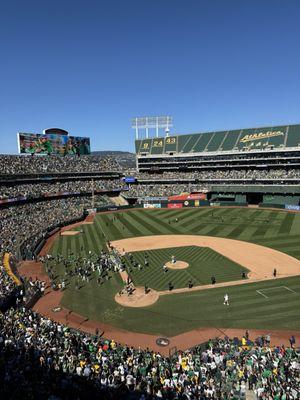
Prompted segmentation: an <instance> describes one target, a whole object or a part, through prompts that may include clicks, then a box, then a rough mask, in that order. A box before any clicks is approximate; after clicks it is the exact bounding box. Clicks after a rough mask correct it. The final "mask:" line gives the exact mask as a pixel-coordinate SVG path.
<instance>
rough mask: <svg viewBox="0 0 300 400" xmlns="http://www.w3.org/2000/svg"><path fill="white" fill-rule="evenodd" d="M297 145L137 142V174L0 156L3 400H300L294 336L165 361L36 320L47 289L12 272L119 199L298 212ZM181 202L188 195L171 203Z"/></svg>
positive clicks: (226, 135) (227, 341)
mask: <svg viewBox="0 0 300 400" xmlns="http://www.w3.org/2000/svg"><path fill="white" fill-rule="evenodd" d="M299 135H300V132H299V125H294V126H284V127H268V128H257V129H250V130H239V131H224V132H213V133H207V134H199V135H182V136H179V135H176V136H172V137H167V138H162V139H161V140H158V141H157V140H156V139H145V140H141V141H137V143H136V151H137V160H138V171H134V172H133V173H132V171H126V170H122V169H121V168H120V167H119V165H118V164H117V163H116V162H115V160H114V159H113V158H104V159H103V158H99V157H96V156H81V157H74V156H73V157H71V156H66V157H59V156H38V157H37V156H26V157H25V156H24V157H21V156H0V164H1V167H2V168H1V174H0V257H1V259H2V262H1V264H0V277H1V281H0V307H1V315H0V320H1V323H0V377H1V378H0V379H1V385H0V394H1V396H2V397H3V398H14V399H18V398H21V397H22V398H68V399H69V398H75V397H77V398H87V397H89V396H90V397H92V398H104V399H105V398H107V399H114V398H115V399H123V398H124V399H127V398H130V399H149V400H150V399H159V398H166V399H189V400H193V399H201V400H205V399H244V398H246V395H247V394H248V391H250V392H251V393H253V394H254V395H255V396H256V398H257V399H265V400H266V399H277V400H281V399H282V400H283V399H287V400H290V399H293V400H295V399H298V398H299V370H300V369H299V368H300V367H299V349H298V347H297V346H298V344H299V343H297V342H296V340H295V337H294V335H291V336H290V335H289V336H288V339H289V340H288V343H286V344H285V345H281V343H277V344H275V343H272V340H274V338H272V337H271V338H270V337H269V335H264V336H263V337H261V336H260V337H253V336H252V334H251V335H250V337H249V332H248V331H245V332H244V334H243V335H241V336H240V337H239V338H229V337H227V336H226V335H225V336H224V335H223V337H221V338H217V339H213V338H212V339H211V340H209V341H208V342H207V343H205V344H204V345H202V346H197V345H196V346H194V347H193V348H191V349H185V348H184V349H182V351H177V352H175V353H174V354H170V355H169V356H167V355H163V354H160V352H159V351H158V349H155V350H150V349H145V348H135V346H133V345H129V346H126V345H120V344H118V343H116V342H115V340H116V339H115V340H113V338H107V339H106V338H105V337H102V336H101V333H102V332H100V331H98V330H97V331H95V332H89V333H85V332H82V331H81V329H80V326H78V329H72V328H71V327H69V326H67V325H64V324H62V323H60V322H54V320H52V319H50V318H49V317H47V316H43V315H42V314H40V313H38V312H36V311H33V309H32V307H33V306H34V303H35V302H36V301H37V300H38V299H39V298H40V297H41V296H42V297H43V296H44V297H46V296H47V295H51V293H52V290H51V288H50V287H49V286H48V284H49V282H50V281H47V278H46V277H45V278H43V279H38V280H32V279H30V277H27V278H25V277H20V275H19V270H18V265H19V262H20V261H21V260H31V262H32V260H33V259H36V258H37V257H38V256H39V254H40V251H41V250H42V248H43V247H44V245H45V243H46V240H47V239H48V238H49V237H52V236H53V235H55V234H56V235H57V234H58V232H60V230H61V228H62V227H64V226H66V225H71V224H76V223H78V222H79V221H83V220H84V219H85V218H86V215H87V212H86V210H93V211H95V210H98V211H104V210H109V209H115V208H116V198H118V199H119V200H118V201H121V199H123V201H124V204H125V205H126V207H127V206H128V207H129V206H134V205H136V204H137V205H138V206H139V207H145V208H147V207H158V204H159V207H160V208H164V207H165V208H167V207H169V208H177V207H184V206H185V204H184V203H185V202H186V201H187V202H188V204H187V205H188V206H189V207H190V206H197V207H199V206H201V205H206V206H209V205H210V204H211V203H212V204H218V205H222V204H225V205H228V203H229V204H230V205H232V206H247V205H248V204H250V205H255V206H257V207H258V206H272V207H279V208H286V209H288V210H294V211H297V210H298V209H299V194H300V190H299V160H300V151H299V147H298V146H299V137H300V136H299ZM128 175H132V178H133V179H132V180H131V181H130V182H126V176H128ZM124 178H125V182H124ZM224 183H227V184H228V186H227V187H225V186H226V185H224ZM181 193H186V195H185V196H186V197H184V196H183V197H180V196H179V199H178V198H177V199H172V198H171V196H173V195H180V194H181ZM193 195H194V197H193ZM188 196H192V197H188ZM197 196H198V197H197ZM158 197H162V199H158ZM151 198H152V199H151ZM191 198H192V203H191V202H190V199H191ZM126 199H127V200H126ZM187 199H188V200H187ZM127 201H128V202H127ZM202 202H203V203H202ZM128 203H129V204H128ZM99 257H100V258H99V260H100V265H101V270H102V272H104V274H105V273H107V271H113V272H117V271H114V270H115V264H114V263H112V261H111V256H110V253H109V249H108V252H107V253H106V252H104V253H101V255H100V256H99ZM86 263H87V266H88V267H89V268H92V262H91V260H88V261H86ZM48 273H49V276H50V278H51V274H52V273H53V272H52V271H51V269H50V270H48ZM78 274H81V279H88V278H87V276H86V275H87V274H85V273H84V271H83V272H82V271H81V270H80V269H79V270H78ZM41 278H42V276H41ZM52 289H57V288H56V287H55V288H52ZM59 289H61V290H63V289H64V287H62V286H60V288H59ZM99 290H101V289H99ZM54 292H56V291H54ZM56 293H60V292H56ZM228 332H229V331H228ZM251 339H252V340H251ZM254 339H255V341H254ZM120 341H121V340H120ZM194 344H195V343H194ZM178 350H179V349H178ZM41 382H42V383H43V384H41Z"/></svg>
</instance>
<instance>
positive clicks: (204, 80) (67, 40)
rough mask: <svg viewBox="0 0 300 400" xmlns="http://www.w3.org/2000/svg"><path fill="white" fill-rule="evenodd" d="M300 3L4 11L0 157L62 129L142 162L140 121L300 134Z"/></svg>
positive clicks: (255, 0) (205, 0)
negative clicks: (295, 128)
mask: <svg viewBox="0 0 300 400" xmlns="http://www.w3.org/2000/svg"><path fill="white" fill-rule="evenodd" d="M299 17H300V2H299V1H298V0H286V1H284V0H226V1H225V0H186V1H183V0H180V1H177V0H173V1H169V0H151V1H150V0H119V1H116V0H110V1H100V0H98V1H89V0H87V1H76V0H73V1H64V0H61V1H56V0H52V1H51V2H50V1H49V2H43V1H31V0H28V1H26V2H24V1H14V0H12V1H10V2H8V1H7V0H5V1H2V2H1V3H0V153H16V152H17V142H16V132H17V131H22V132H36V133H40V132H41V131H42V130H43V129H44V128H47V127H60V128H64V129H66V130H68V131H69V132H70V133H71V134H73V135H79V136H90V137H91V144H92V150H133V149H134V132H133V131H132V129H131V126H130V125H131V118H132V117H135V116H144V115H168V114H169V115H171V116H173V119H174V128H173V132H174V133H190V132H200V131H208V130H222V129H231V128H232V129H233V128H247V127H254V126H267V125H277V124H281V123H282V124H285V123H300V114H299V112H300V101H299V98H300V52H299V39H300V24H299Z"/></svg>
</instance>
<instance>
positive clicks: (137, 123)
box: [131, 116, 173, 140]
mask: <svg viewBox="0 0 300 400" xmlns="http://www.w3.org/2000/svg"><path fill="white" fill-rule="evenodd" d="M131 126H132V128H133V129H134V130H135V139H136V140H138V139H140V134H139V133H140V130H141V129H142V130H145V132H146V139H149V129H155V137H159V130H160V129H164V133H165V135H166V136H169V134H170V128H171V127H172V126H173V118H172V117H170V116H160V117H136V118H133V120H132V124H131Z"/></svg>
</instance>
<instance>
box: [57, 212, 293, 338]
mask: <svg viewBox="0 0 300 400" xmlns="http://www.w3.org/2000/svg"><path fill="white" fill-rule="evenodd" d="M176 218H178V222H175V220H176ZM81 229H83V232H84V233H83V234H79V235H76V236H73V237H72V236H69V237H67V236H61V237H59V238H58V239H57V240H56V241H55V243H54V246H53V248H52V252H53V253H54V254H64V255H67V254H68V252H71V251H72V252H77V253H78V252H80V253H81V254H82V255H86V254H87V253H88V251H89V250H91V251H96V252H98V251H99V250H100V249H101V248H102V247H104V248H105V238H104V234H105V236H106V237H107V238H108V239H109V240H116V239H122V238H127V237H136V236H148V235H158V234H174V235H176V234H192V235H207V236H218V237H228V238H232V239H237V240H244V241H247V242H253V243H258V244H260V245H263V246H267V247H271V248H274V249H277V250H279V251H282V252H285V253H287V254H290V255H291V256H293V257H296V258H298V259H300V246H299V243H300V214H298V213H295V214H294V213H287V212H283V211H273V210H264V209H240V208H215V209H214V208H212V207H211V208H200V209H188V208H187V209H181V210H167V209H161V210H149V211H145V210H130V211H126V212H125V211H124V212H119V213H108V214H98V215H97V216H96V218H95V223H94V224H93V225H82V227H81ZM58 268H61V267H60V266H58ZM279 274H280V268H279ZM143 283H144V282H143ZM278 286H287V287H289V288H291V289H292V290H293V291H295V293H293V292H289V291H287V290H285V289H283V290H281V289H278V290H277V289H276V290H275V291H274V293H271V291H270V292H269V293H270V297H269V298H268V299H266V298H263V296H261V295H259V294H258V293H257V292H256V290H261V289H264V288H269V287H278ZM121 287H122V283H121V281H120V279H119V277H118V276H117V275H113V276H112V278H111V280H110V281H109V282H107V283H105V284H103V285H102V286H100V287H99V286H98V285H96V283H95V280H92V282H90V283H89V284H87V285H86V286H85V287H83V288H82V289H80V291H75V289H74V286H73V283H72V285H71V286H70V288H69V289H68V290H66V291H65V294H64V297H63V304H64V305H65V306H67V307H69V308H70V309H72V310H74V311H75V312H79V313H81V314H82V315H84V316H86V317H88V318H93V319H99V320H104V321H105V322H109V323H110V324H113V325H115V326H118V327H122V328H124V329H128V330H133V331H138V332H149V333H155V334H163V335H167V336H168V335H171V336H172V335H175V334H178V333H181V332H184V331H187V330H190V329H193V328H197V327H201V326H202V327H205V326H214V327H218V328H222V327H223V328H226V327H232V328H235V327H236V328H249V329H251V328H261V329H276V328H278V329H300V314H299V306H300V277H294V278H289V279H275V280H271V281H268V282H261V283H257V284H248V285H238V286H234V287H228V288H226V291H227V292H228V294H229V296H230V307H227V308H225V307H224V306H223V295H224V289H222V288H220V289H210V290H206V291H202V292H192V293H185V294H172V295H169V296H164V297H162V298H160V299H159V301H158V302H157V303H156V304H154V305H153V306H151V307H146V308H142V309H130V308H124V307H120V306H119V305H118V304H116V303H115V301H114V294H115V293H116V292H117V291H118V290H119V289H120V288H121ZM268 296H269V294H268Z"/></svg>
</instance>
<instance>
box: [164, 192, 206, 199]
mask: <svg viewBox="0 0 300 400" xmlns="http://www.w3.org/2000/svg"><path fill="white" fill-rule="evenodd" d="M173 200H182V201H185V200H206V193H190V194H187V193H186V194H181V195H179V196H170V197H169V201H173Z"/></svg>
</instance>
